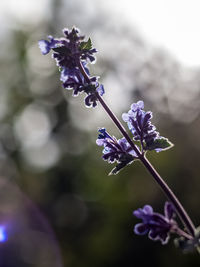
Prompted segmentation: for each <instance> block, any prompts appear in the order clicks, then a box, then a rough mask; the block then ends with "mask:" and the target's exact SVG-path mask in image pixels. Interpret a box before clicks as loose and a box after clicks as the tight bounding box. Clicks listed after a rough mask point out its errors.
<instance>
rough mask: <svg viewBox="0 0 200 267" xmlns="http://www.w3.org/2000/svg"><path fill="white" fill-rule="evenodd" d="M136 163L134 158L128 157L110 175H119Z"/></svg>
mask: <svg viewBox="0 0 200 267" xmlns="http://www.w3.org/2000/svg"><path fill="white" fill-rule="evenodd" d="M133 161H134V158H133V157H132V156H128V157H127V155H126V159H121V162H120V163H118V164H117V165H116V166H115V168H114V169H112V171H111V172H110V173H109V175H116V174H118V173H119V172H120V171H121V170H122V169H123V168H124V167H126V166H127V165H129V164H131V163H132V162H133Z"/></svg>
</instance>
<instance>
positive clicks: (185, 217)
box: [78, 62, 195, 237]
mask: <svg viewBox="0 0 200 267" xmlns="http://www.w3.org/2000/svg"><path fill="white" fill-rule="evenodd" d="M78 65H79V68H80V71H81V73H82V74H83V76H84V78H85V79H86V81H87V82H88V83H90V82H91V81H90V77H89V76H88V75H87V73H86V72H85V70H84V68H83V66H82V63H81V62H79V63H78ZM96 97H97V98H98V100H99V102H100V103H101V105H102V107H103V108H104V109H105V111H106V112H107V114H108V115H109V116H110V118H111V119H112V121H113V122H114V124H115V125H116V126H117V128H118V129H119V131H120V132H121V133H122V135H123V136H124V137H125V138H126V140H127V142H128V143H129V144H130V145H131V147H132V148H133V150H134V151H135V152H136V154H137V156H138V158H139V159H140V160H141V162H142V163H143V164H144V166H145V167H146V169H147V170H148V171H149V172H150V174H151V175H152V176H153V178H154V179H155V180H156V182H157V183H158V185H159V186H160V187H161V188H162V190H163V191H164V193H165V194H166V196H167V198H168V199H169V200H170V201H171V202H172V204H173V205H174V207H175V209H176V211H177V214H178V216H179V217H180V219H181V221H182V222H183V224H184V225H185V227H186V228H187V230H188V233H189V234H190V235H191V236H193V237H194V235H195V226H194V224H193V222H192V220H191V219H190V217H189V216H188V214H187V212H186V211H185V209H184V208H183V206H182V205H181V203H180V202H179V200H178V199H177V197H176V196H175V194H174V193H173V192H172V190H171V189H170V188H169V186H168V185H167V184H166V183H165V181H164V180H163V179H162V177H161V176H160V175H159V173H158V172H157V171H156V170H155V169H154V167H153V166H152V165H151V163H150V162H149V161H148V159H147V158H146V157H145V155H144V154H143V153H141V152H140V150H139V149H138V148H137V146H136V145H135V144H134V143H133V141H132V139H131V138H130V137H129V135H128V134H127V132H126V130H125V128H124V127H123V125H122V124H121V122H120V121H119V120H118V118H117V117H116V116H115V114H114V113H113V112H112V111H111V109H110V108H109V107H108V106H107V104H106V103H105V101H104V100H103V98H102V97H101V96H100V95H99V94H98V92H96Z"/></svg>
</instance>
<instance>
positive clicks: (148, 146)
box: [122, 101, 172, 152]
mask: <svg viewBox="0 0 200 267" xmlns="http://www.w3.org/2000/svg"><path fill="white" fill-rule="evenodd" d="M143 109H144V102H143V101H138V102H137V103H133V104H132V105H131V109H130V110H129V111H128V113H123V114H122V119H123V120H124V121H125V122H127V124H128V127H129V129H130V130H131V132H132V134H133V139H134V140H135V141H139V142H140V144H141V146H142V149H143V150H155V151H157V152H160V151H162V150H166V149H168V148H170V147H172V143H170V142H169V141H168V139H167V138H164V137H161V136H160V135H159V133H158V132H157V131H156V127H155V126H154V125H153V124H152V123H151V119H152V117H153V115H152V112H151V111H147V112H145V111H144V110H143Z"/></svg>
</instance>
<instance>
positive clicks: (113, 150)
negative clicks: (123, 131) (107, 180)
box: [96, 128, 137, 174]
mask: <svg viewBox="0 0 200 267" xmlns="http://www.w3.org/2000/svg"><path fill="white" fill-rule="evenodd" d="M96 144H97V145H98V146H103V147H104V149H103V159H104V160H106V161H108V162H109V163H114V162H117V163H118V164H117V166H116V167H115V168H114V169H113V170H112V171H111V173H110V174H117V173H118V172H119V171H120V170H121V169H122V168H124V167H125V166H126V165H128V164H130V163H131V162H132V161H133V160H134V159H136V158H137V155H136V153H135V151H134V150H133V149H132V147H131V146H130V144H129V143H128V142H127V140H126V139H125V138H124V137H123V138H121V139H119V140H117V139H116V138H115V137H114V136H111V135H109V134H108V133H107V131H106V129H105V128H100V129H99V136H98V139H97V140H96Z"/></svg>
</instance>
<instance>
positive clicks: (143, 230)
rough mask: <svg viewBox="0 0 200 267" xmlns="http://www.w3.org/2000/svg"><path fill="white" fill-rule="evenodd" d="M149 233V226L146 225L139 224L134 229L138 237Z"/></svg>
mask: <svg viewBox="0 0 200 267" xmlns="http://www.w3.org/2000/svg"><path fill="white" fill-rule="evenodd" d="M148 231H149V228H148V226H147V225H146V224H144V223H138V224H136V225H135V227H134V233H135V234H136V235H145V234H147V233H148Z"/></svg>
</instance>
